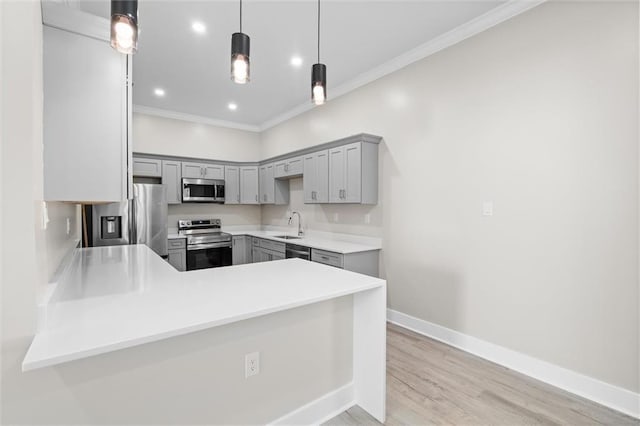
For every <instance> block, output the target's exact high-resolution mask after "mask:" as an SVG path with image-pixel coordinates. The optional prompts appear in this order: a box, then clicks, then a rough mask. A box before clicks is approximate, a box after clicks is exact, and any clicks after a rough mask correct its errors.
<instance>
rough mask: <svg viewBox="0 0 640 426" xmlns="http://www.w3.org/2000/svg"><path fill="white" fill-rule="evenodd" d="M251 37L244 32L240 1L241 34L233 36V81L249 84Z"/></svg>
mask: <svg viewBox="0 0 640 426" xmlns="http://www.w3.org/2000/svg"><path fill="white" fill-rule="evenodd" d="M249 42H250V40H249V36H248V35H246V34H244V33H243V32H242V0H240V32H239V33H233V35H231V80H233V81H234V82H235V83H238V84H245V83H247V82H249V80H250V78H249Z"/></svg>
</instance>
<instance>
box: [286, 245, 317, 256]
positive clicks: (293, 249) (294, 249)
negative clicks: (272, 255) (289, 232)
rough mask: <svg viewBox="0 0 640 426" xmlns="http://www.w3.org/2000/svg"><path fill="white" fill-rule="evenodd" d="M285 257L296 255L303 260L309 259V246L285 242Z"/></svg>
mask: <svg viewBox="0 0 640 426" xmlns="http://www.w3.org/2000/svg"><path fill="white" fill-rule="evenodd" d="M284 253H285V257H286V258H287V259H289V258H292V257H297V258H300V259H304V260H311V248H310V247H305V246H299V245H297V244H287V245H286V246H285V252H284Z"/></svg>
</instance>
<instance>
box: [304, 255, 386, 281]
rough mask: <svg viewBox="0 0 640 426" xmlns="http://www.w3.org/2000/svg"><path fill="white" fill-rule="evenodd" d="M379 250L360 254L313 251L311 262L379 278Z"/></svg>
mask: <svg viewBox="0 0 640 426" xmlns="http://www.w3.org/2000/svg"><path fill="white" fill-rule="evenodd" d="M378 257H379V250H370V251H363V252H359V253H348V254H342V253H334V252H331V251H326V250H318V249H311V260H312V261H313V262H318V263H324V264H325V265H329V266H334V267H336V268H341V269H346V270H347V271H353V272H358V273H360V274H365V275H370V276H372V277H378Z"/></svg>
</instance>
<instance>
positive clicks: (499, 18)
mask: <svg viewBox="0 0 640 426" xmlns="http://www.w3.org/2000/svg"><path fill="white" fill-rule="evenodd" d="M67 1H73V0H67ZM545 1H546V0H509V1H507V2H506V3H504V4H502V5H500V6H498V7H496V8H494V9H491V10H490V11H488V12H486V13H484V14H483V15H480V16H478V17H476V18H474V19H472V20H470V21H468V22H465V23H464V24H462V25H460V26H458V27H456V28H454V29H452V30H450V31H448V32H446V33H444V34H442V35H440V36H438V37H436V38H434V39H433V40H430V41H428V42H426V43H423V44H421V45H420V46H418V47H416V48H414V49H411V50H409V51H407V52H405V53H403V54H402V55H400V56H397V57H395V58H393V59H391V60H390V61H387V62H385V63H383V64H381V65H379V66H377V67H375V68H373V69H371V70H369V71H367V72H365V73H362V74H359V75H358V76H356V77H355V78H353V79H351V80H349V81H347V82H345V83H342V84H340V85H339V86H336V87H334V88H332V89H331V98H332V99H336V98H338V97H340V96H342V95H345V94H347V93H349V92H352V91H353V90H356V89H358V88H360V87H362V86H364V85H366V84H368V83H371V82H372V81H375V80H377V79H379V78H382V77H384V76H386V75H388V74H391V73H393V72H395V71H398V70H399V69H402V68H404V67H406V66H408V65H410V64H412V63H414V62H417V61H419V60H421V59H424V58H426V57H428V56H431V55H433V54H434V53H437V52H440V51H441V50H444V49H446V48H448V47H450V46H453V45H455V44H457V43H460V42H461V41H463V40H466V39H468V38H470V37H473V36H474V35H476V34H479V33H481V32H483V31H485V30H488V29H489V28H492V27H494V26H496V25H498V24H500V23H502V22H504V21H506V20H508V19H511V18H513V17H514V16H517V15H519V14H521V13H524V12H526V11H528V10H530V9H533V8H534V7H536V6H538V5H540V4H542V3H544V2H545ZM314 107H315V105H313V104H312V103H311V102H305V103H303V104H300V105H298V106H296V107H294V108H292V109H290V110H288V111H286V112H284V113H282V114H279V115H277V116H275V117H273V118H271V119H269V120H267V121H265V122H264V123H262V124H260V125H253V124H245V123H238V122H233V121H225V120H217V119H213V118H208V117H203V116H199V115H192V114H184V113H181V112H176V111H169V110H163V109H158V108H152V107H147V106H143V105H134V106H133V111H134V112H139V113H142V114H148V115H155V116H158V117H164V118H173V119H175V120H183V121H190V122H194V123H202V124H209V125H212V126H219V127H228V128H232V129H238V130H246V131H249V132H263V131H265V130H268V129H270V128H272V127H274V126H277V125H278V124H280V123H283V122H285V121H287V120H289V119H291V118H293V117H296V116H298V115H300V114H302V113H305V112H307V111H310V110H311V109H313V108H314Z"/></svg>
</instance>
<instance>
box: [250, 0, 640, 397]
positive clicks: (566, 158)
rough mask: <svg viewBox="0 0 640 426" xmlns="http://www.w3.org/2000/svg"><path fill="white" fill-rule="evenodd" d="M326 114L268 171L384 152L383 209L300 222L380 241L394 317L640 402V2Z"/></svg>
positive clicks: (483, 45) (266, 210)
mask: <svg viewBox="0 0 640 426" xmlns="http://www.w3.org/2000/svg"><path fill="white" fill-rule="evenodd" d="M328 66H329V70H331V64H328ZM329 72H330V71H329ZM329 98H330V100H329V102H328V104H326V105H324V106H322V107H319V108H315V109H313V110H312V111H310V112H308V113H305V114H303V115H300V116H298V117H296V118H293V119H291V120H289V121H287V122H285V123H283V124H281V125H278V126H276V127H274V128H272V129H269V130H267V131H265V132H263V133H262V135H261V139H262V156H263V157H270V156H274V155H278V154H282V153H285V152H288V151H291V150H295V149H300V148H303V147H305V146H311V145H315V144H318V143H321V142H325V141H330V140H333V139H337V138H341V137H344V136H347V135H350V134H354V133H359V132H368V133H373V134H378V135H381V136H383V137H384V144H383V145H381V146H380V154H381V156H380V171H381V175H380V183H381V190H380V191H381V192H380V202H379V204H378V205H377V206H376V207H373V208H363V207H355V208H354V207H348V206H337V207H336V206H334V207H313V208H309V207H307V206H302V204H301V203H300V196H299V194H298V192H299V191H300V188H299V186H300V185H299V184H298V183H296V182H294V185H293V189H294V192H293V197H292V206H291V207H292V208H294V209H295V208H302V209H303V210H304V211H305V216H306V217H307V219H308V220H309V221H310V222H311V225H312V227H316V228H325V229H339V230H341V231H350V230H353V232H357V233H367V234H373V235H375V234H379V233H381V234H382V236H383V238H384V250H383V255H382V261H381V262H382V270H383V271H384V274H385V275H386V279H387V280H388V286H389V306H390V307H391V308H392V309H395V310H399V311H401V312H404V313H407V314H410V315H413V316H416V317H419V318H422V319H425V320H428V321H431V322H434V323H437V324H440V325H443V326H446V327H449V328H452V329H455V330H458V331H461V332H463V333H466V334H470V335H472V336H475V337H478V338H481V339H484V340H487V341H490V342H493V343H496V344H499V345H502V346H506V347H508V348H511V349H514V350H517V351H520V352H523V353H526V354H528V355H531V356H534V357H536V358H539V359H542V360H546V361H549V362H552V363H554V364H557V365H560V366H563V367H566V368H569V369H571V370H574V371H577V372H580V373H583V374H586V375H588V376H591V377H595V378H598V379H600V380H603V381H605V382H608V383H611V384H614V385H618V386H621V387H623V388H626V389H629V390H632V391H635V392H638V390H640V383H639V374H640V372H639V366H638V359H640V352H639V348H638V346H639V341H638V336H639V317H638V311H639V288H638V4H637V2H626V3H622V2H606V3H605V2H550V3H545V4H543V5H541V6H539V7H537V8H534V9H532V10H531V11H529V12H527V13H525V14H522V15H520V16H518V17H516V18H514V19H511V20H509V21H506V22H504V23H502V24H500V25H498V26H496V27H494V28H492V29H490V30H488V31H486V32H483V33H481V34H479V35H477V36H475V37H473V38H471V39H468V40H466V41H464V42H462V43H459V44H458V45H455V46H453V47H451V48H449V49H446V50H444V51H441V52H439V53H437V54H435V55H433V56H431V57H429V58H426V59H424V60H422V61H419V62H417V63H415V64H412V65H410V66H408V67H406V68H404V69H402V70H400V71H398V72H395V73H393V74H391V75H388V76H387V77H385V78H382V79H380V80H377V81H375V82H373V83H371V84H368V85H367V86H364V87H362V88H360V89H359V90H356V91H354V92H352V93H350V94H347V95H345V96H343V97H340V98H338V99H331V92H330V91H329ZM483 201H493V203H494V206H495V211H494V216H492V217H483V216H482V203H483ZM284 211H286V209H284V208H277V207H276V208H274V207H263V223H266V224H281V223H282V220H283V218H282V216H283V212H284ZM332 212H338V213H339V215H341V217H343V218H346V220H347V221H348V222H347V223H346V224H344V223H342V224H340V225H337V224H333V223H331V217H332V215H331V214H330V213H332ZM367 213H370V214H371V217H372V223H371V225H366V224H365V223H364V215H365V214H367Z"/></svg>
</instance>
